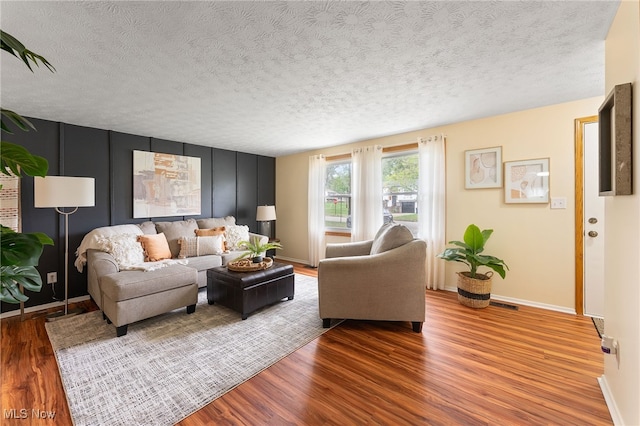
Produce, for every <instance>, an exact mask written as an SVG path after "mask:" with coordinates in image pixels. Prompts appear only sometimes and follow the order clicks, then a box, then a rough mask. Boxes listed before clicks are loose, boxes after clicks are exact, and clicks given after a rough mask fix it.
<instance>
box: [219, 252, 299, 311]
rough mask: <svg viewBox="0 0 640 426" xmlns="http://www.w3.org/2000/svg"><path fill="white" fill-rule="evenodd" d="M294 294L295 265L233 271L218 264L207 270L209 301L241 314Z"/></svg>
mask: <svg viewBox="0 0 640 426" xmlns="http://www.w3.org/2000/svg"><path fill="white" fill-rule="evenodd" d="M293 296H294V273H293V266H291V265H285V264H282V263H275V262H274V263H273V266H271V267H270V268H268V269H264V270H261V271H253V272H235V271H230V270H229V269H228V268H227V267H226V266H218V267H216V268H212V269H209V270H208V271H207V300H208V302H209V304H210V305H213V304H214V303H219V304H221V305H222V306H226V307H228V308H231V309H233V310H234V311H237V312H239V313H240V314H241V316H242V319H243V320H244V319H247V317H248V316H249V314H250V313H251V312H253V311H255V310H257V309H260V308H262V307H264V306H266V305H270V304H272V303H275V302H278V301H280V300H282V299H284V298H285V297H286V298H287V299H288V300H292V299H293Z"/></svg>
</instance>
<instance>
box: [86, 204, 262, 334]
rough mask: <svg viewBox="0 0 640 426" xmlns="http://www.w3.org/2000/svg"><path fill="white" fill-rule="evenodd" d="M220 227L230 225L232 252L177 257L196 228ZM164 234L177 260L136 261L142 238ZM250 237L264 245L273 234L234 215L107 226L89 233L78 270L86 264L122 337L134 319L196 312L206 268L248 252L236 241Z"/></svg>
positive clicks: (95, 292) (92, 287) (98, 299)
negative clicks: (251, 227)
mask: <svg viewBox="0 0 640 426" xmlns="http://www.w3.org/2000/svg"><path fill="white" fill-rule="evenodd" d="M221 227H225V229H226V231H225V234H224V235H225V236H226V238H225V239H226V242H227V243H228V244H229V245H230V249H229V250H227V251H223V252H218V253H216V254H206V253H207V252H205V254H203V255H197V256H194V255H193V253H191V256H189V257H186V258H178V256H179V255H180V254H181V245H180V244H179V240H181V238H188V237H191V238H192V240H193V237H195V236H196V230H205V229H214V228H215V229H221ZM231 231H233V232H231ZM160 233H163V234H164V235H165V237H166V240H167V242H168V246H169V249H170V251H171V257H172V258H171V259H166V260H161V261H158V262H141V263H137V260H143V259H142V258H140V259H138V256H140V253H139V252H138V250H140V249H141V247H137V246H139V243H138V244H136V241H137V239H138V236H140V235H153V234H160ZM232 234H233V236H232ZM247 236H248V237H249V238H251V239H255V238H257V239H259V240H260V241H261V242H262V243H265V242H267V241H268V237H266V236H264V235H259V234H254V233H251V232H248V227H246V226H238V225H236V223H235V218H234V217H233V216H227V217H225V218H209V219H187V220H182V221H173V222H161V221H156V222H144V223H141V224H126V225H114V226H106V227H101V228H96V229H94V230H93V231H91V232H90V233H89V234H87V235H86V236H85V237H84V239H83V241H82V243H81V245H80V247H79V248H78V251H77V252H76V255H77V259H76V262H75V265H76V267H77V268H78V270H79V271H82V270H83V268H84V266H85V265H86V266H87V283H88V291H89V294H90V295H91V297H92V298H93V300H94V301H95V303H96V304H97V305H98V307H99V308H100V309H101V310H102V313H103V316H104V318H105V319H106V320H107V321H109V322H113V324H114V325H115V326H116V332H117V333H116V334H117V336H118V337H120V336H123V335H125V334H126V333H127V326H128V325H129V324H131V323H133V322H136V321H140V320H143V319H146V318H150V317H153V316H155V315H159V314H162V313H165V312H169V311H171V310H174V309H178V308H181V307H185V306H186V307H187V313H192V312H194V311H195V305H196V303H197V300H198V288H199V287H205V286H206V285H207V270H208V269H210V268H213V267H216V266H221V265H225V264H226V263H227V262H229V261H231V260H234V259H236V258H237V257H238V256H240V255H241V254H242V253H243V251H242V250H241V249H239V248H238V247H237V245H236V244H237V240H238V238H244V239H246V238H247ZM199 238H202V237H199ZM181 242H183V243H184V240H182V241H181ZM127 252H129V253H127ZM184 253H185V252H184V251H183V252H182V254H184ZM198 254H199V253H198ZM132 259H137V260H132ZM132 262H133V263H132Z"/></svg>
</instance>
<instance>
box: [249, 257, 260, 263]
mask: <svg viewBox="0 0 640 426" xmlns="http://www.w3.org/2000/svg"><path fill="white" fill-rule="evenodd" d="M262 260H263V257H262V256H254V257H252V258H251V263H260V262H262Z"/></svg>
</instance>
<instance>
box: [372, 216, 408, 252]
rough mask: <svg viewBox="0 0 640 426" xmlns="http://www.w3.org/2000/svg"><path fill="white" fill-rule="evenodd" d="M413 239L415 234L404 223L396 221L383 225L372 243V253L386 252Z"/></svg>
mask: <svg viewBox="0 0 640 426" xmlns="http://www.w3.org/2000/svg"><path fill="white" fill-rule="evenodd" d="M411 240H413V234H411V231H409V228H407V227H406V226H404V225H401V224H399V223H394V224H393V225H391V226H386V227H383V228H382V229H381V230H380V232H378V234H377V235H376V238H375V239H374V240H373V244H372V245H371V254H379V253H384V252H385V251H389V250H392V249H394V248H396V247H400V246H403V245H405V244H407V243H408V242H409V241H411Z"/></svg>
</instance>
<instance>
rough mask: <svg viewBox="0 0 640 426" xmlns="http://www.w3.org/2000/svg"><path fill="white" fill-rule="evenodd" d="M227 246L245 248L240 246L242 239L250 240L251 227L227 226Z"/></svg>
mask: <svg viewBox="0 0 640 426" xmlns="http://www.w3.org/2000/svg"><path fill="white" fill-rule="evenodd" d="M226 237H227V248H228V249H229V250H243V249H242V248H241V247H238V243H239V242H240V241H249V227H248V226H247V225H229V226H227V232H226Z"/></svg>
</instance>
